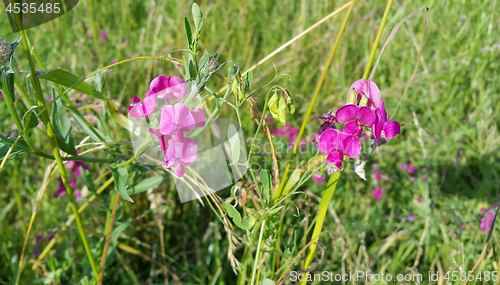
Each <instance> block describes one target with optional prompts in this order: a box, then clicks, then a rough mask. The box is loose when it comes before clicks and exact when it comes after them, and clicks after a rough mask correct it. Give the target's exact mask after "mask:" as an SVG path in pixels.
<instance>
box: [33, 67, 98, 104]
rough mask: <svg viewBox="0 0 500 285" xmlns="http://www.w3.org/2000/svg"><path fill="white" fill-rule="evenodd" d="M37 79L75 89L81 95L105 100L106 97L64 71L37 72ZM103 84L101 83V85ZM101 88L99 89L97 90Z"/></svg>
mask: <svg viewBox="0 0 500 285" xmlns="http://www.w3.org/2000/svg"><path fill="white" fill-rule="evenodd" d="M37 77H38V78H41V79H45V80H48V81H51V82H54V83H57V84H61V85H64V86H66V87H69V88H71V89H75V90H77V91H80V92H82V93H85V94H88V95H91V96H94V97H96V98H99V99H103V100H105V99H106V97H104V95H103V94H102V93H101V92H100V91H98V90H96V89H94V88H93V87H92V86H90V85H89V84H87V83H86V82H85V81H81V80H80V78H78V76H76V75H74V74H72V73H70V72H68V71H64V70H62V69H54V70H47V71H37ZM101 84H103V83H101ZM100 88H102V86H101V87H99V89H100Z"/></svg>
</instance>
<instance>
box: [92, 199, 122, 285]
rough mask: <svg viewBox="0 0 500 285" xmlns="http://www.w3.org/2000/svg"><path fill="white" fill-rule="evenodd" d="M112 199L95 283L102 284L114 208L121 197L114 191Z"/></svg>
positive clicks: (113, 219) (114, 213) (113, 218)
mask: <svg viewBox="0 0 500 285" xmlns="http://www.w3.org/2000/svg"><path fill="white" fill-rule="evenodd" d="M112 200H113V203H112V204H113V210H112V211H111V218H110V219H109V223H108V224H107V225H106V228H107V231H106V241H105V243H104V249H103V250H102V258H101V268H100V270H99V279H98V281H97V285H101V284H102V277H103V276H104V267H105V265H106V257H107V256H108V248H109V243H110V242H111V232H112V230H113V223H114V221H115V216H116V209H117V208H118V203H119V202H120V200H121V199H120V198H118V197H117V194H116V193H114V195H113V197H112Z"/></svg>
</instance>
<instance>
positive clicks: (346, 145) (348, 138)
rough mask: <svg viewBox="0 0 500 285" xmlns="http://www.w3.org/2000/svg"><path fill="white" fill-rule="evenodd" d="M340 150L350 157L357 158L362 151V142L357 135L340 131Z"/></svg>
mask: <svg viewBox="0 0 500 285" xmlns="http://www.w3.org/2000/svg"><path fill="white" fill-rule="evenodd" d="M337 139H338V141H339V144H340V145H341V148H340V151H341V152H342V153H343V154H345V155H347V156H348V157H350V158H356V157H358V156H359V154H360V153H361V142H359V139H358V138H357V137H356V136H353V135H348V134H345V133H340V135H339V136H338V138H337Z"/></svg>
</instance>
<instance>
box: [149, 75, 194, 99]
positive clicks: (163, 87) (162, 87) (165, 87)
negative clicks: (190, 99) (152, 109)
mask: <svg viewBox="0 0 500 285" xmlns="http://www.w3.org/2000/svg"><path fill="white" fill-rule="evenodd" d="M149 91H150V92H151V91H152V92H153V93H154V95H155V96H156V97H158V98H160V99H163V100H166V101H169V100H178V99H182V98H184V96H185V95H186V83H185V82H184V80H182V78H180V77H177V76H170V77H168V76H165V75H160V76H158V77H156V78H155V79H153V80H152V81H151V83H150V84H149Z"/></svg>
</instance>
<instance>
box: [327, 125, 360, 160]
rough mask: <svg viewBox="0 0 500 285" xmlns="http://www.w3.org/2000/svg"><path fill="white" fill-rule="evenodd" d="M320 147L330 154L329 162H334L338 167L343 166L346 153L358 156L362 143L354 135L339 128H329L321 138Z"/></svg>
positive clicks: (352, 156) (348, 155)
mask: <svg viewBox="0 0 500 285" xmlns="http://www.w3.org/2000/svg"><path fill="white" fill-rule="evenodd" d="M319 149H320V151H321V152H322V153H326V154H328V156H327V157H326V162H327V163H334V164H335V166H336V167H337V168H341V167H342V161H343V160H344V155H346V156H347V157H350V158H356V157H358V155H359V154H360V152H361V143H360V142H359V139H358V138H357V137H355V136H353V135H348V134H345V133H342V132H340V131H339V130H337V129H328V130H326V131H325V132H323V134H322V135H321V137H320V139H319Z"/></svg>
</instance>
